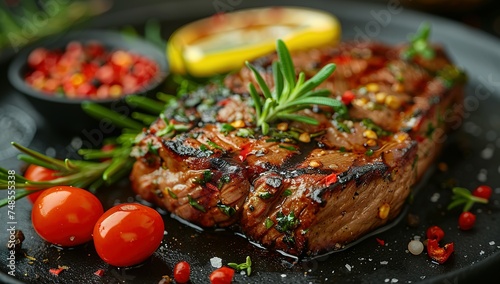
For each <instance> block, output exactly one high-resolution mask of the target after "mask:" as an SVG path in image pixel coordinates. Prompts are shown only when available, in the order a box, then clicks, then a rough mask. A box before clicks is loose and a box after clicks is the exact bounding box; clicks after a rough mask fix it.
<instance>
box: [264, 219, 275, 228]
mask: <svg viewBox="0 0 500 284" xmlns="http://www.w3.org/2000/svg"><path fill="white" fill-rule="evenodd" d="M264 226H266V229H271V227H272V226H274V222H273V220H271V218H269V217H267V218H266V221H265V222H264Z"/></svg>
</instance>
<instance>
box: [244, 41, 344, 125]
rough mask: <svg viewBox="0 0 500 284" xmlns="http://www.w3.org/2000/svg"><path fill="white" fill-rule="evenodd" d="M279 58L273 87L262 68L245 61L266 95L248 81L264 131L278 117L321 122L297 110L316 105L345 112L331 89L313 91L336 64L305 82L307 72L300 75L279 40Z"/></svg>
mask: <svg viewBox="0 0 500 284" xmlns="http://www.w3.org/2000/svg"><path fill="white" fill-rule="evenodd" d="M276 46H277V53H278V61H276V62H273V65H272V69H273V77H274V89H273V90H272V91H271V89H270V88H269V87H268V86H267V84H266V82H265V80H264V79H263V78H262V76H261V75H260V73H259V71H257V69H256V68H255V66H253V65H252V64H250V63H249V62H248V61H247V62H246V66H247V67H248V68H250V70H251V71H252V73H253V74H254V76H255V79H256V81H257V83H258V85H259V87H260V90H261V92H262V94H263V96H261V95H260V94H259V93H258V92H257V89H256V87H255V86H254V84H253V83H249V84H248V90H249V92H250V95H251V97H252V100H253V105H254V107H255V113H256V125H257V127H260V128H261V129H262V133H263V134H267V133H268V132H269V128H270V125H269V124H270V123H271V122H273V121H275V120H294V121H299V122H304V123H308V124H313V125H317V124H318V121H317V120H316V119H314V118H312V117H308V116H304V115H300V114H296V113H297V112H298V111H300V110H303V109H305V108H309V107H311V106H313V105H324V106H329V107H332V108H333V109H334V110H335V111H340V112H343V111H344V110H343V108H345V105H343V104H342V102H340V101H338V100H336V99H333V98H329V97H327V96H328V95H329V94H330V92H329V91H328V90H314V89H315V88H316V87H318V86H319V85H320V84H321V83H323V82H324V81H325V80H326V79H327V78H328V77H329V76H330V75H331V74H332V73H333V72H334V71H335V68H336V66H335V64H327V65H326V66H324V67H323V68H322V69H321V70H320V71H319V72H318V73H317V74H316V75H314V76H313V77H312V78H310V79H309V80H307V81H306V78H305V73H304V72H300V73H299V75H298V78H297V76H296V73H295V67H294V65H293V61H292V58H291V56H290V52H289V51H288V49H287V47H286V45H285V43H284V42H283V41H282V40H278V41H277V43H276Z"/></svg>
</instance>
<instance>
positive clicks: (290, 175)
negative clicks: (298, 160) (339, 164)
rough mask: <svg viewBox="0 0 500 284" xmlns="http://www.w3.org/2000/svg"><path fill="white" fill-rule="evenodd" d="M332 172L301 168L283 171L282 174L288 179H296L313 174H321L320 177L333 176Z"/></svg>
mask: <svg viewBox="0 0 500 284" xmlns="http://www.w3.org/2000/svg"><path fill="white" fill-rule="evenodd" d="M332 172H333V171H332V170H327V169H322V168H301V169H291V170H288V171H283V172H281V174H282V175H283V176H284V177H285V178H287V179H294V178H296V177H299V176H302V175H311V174H319V175H328V174H331V173H332Z"/></svg>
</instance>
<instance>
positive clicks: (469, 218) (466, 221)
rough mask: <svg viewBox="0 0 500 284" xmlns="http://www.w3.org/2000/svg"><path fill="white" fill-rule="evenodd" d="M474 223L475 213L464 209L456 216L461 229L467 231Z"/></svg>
mask: <svg viewBox="0 0 500 284" xmlns="http://www.w3.org/2000/svg"><path fill="white" fill-rule="evenodd" d="M475 223H476V215H474V214H473V213H471V212H469V211H466V212H462V213H461V214H460V216H459V217H458V226H459V227H460V229H461V230H464V231H467V230H470V229H472V228H473V227H474V224H475Z"/></svg>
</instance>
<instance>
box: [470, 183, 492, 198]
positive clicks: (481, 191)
mask: <svg viewBox="0 0 500 284" xmlns="http://www.w3.org/2000/svg"><path fill="white" fill-rule="evenodd" d="M492 192H493V190H492V189H491V187H489V186H487V185H480V186H478V187H476V188H475V189H474V190H473V191H472V195H474V196H476V197H481V198H484V199H490V197H491V193H492Z"/></svg>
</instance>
